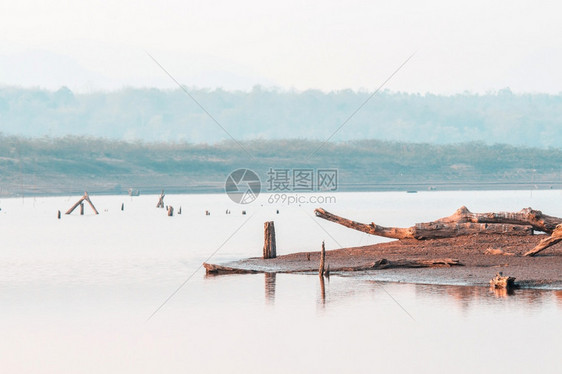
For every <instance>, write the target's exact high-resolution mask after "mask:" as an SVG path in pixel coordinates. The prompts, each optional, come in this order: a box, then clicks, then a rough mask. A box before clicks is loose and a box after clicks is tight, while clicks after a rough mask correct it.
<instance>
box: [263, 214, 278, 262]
mask: <svg viewBox="0 0 562 374" xmlns="http://www.w3.org/2000/svg"><path fill="white" fill-rule="evenodd" d="M275 257H277V248H276V243H275V225H274V223H273V221H268V222H265V223H264V224H263V258H264V259H268V258H275Z"/></svg>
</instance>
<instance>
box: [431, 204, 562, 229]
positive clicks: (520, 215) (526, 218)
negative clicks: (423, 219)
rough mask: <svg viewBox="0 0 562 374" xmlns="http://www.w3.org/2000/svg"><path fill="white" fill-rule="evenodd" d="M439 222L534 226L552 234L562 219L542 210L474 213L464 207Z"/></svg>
mask: <svg viewBox="0 0 562 374" xmlns="http://www.w3.org/2000/svg"><path fill="white" fill-rule="evenodd" d="M437 222H443V223H457V222H459V223H460V222H472V223H502V224H512V225H522V226H532V227H533V229H534V230H536V231H543V232H546V233H549V234H550V233H552V232H553V231H554V229H555V228H556V226H557V225H559V224H561V223H562V218H558V217H552V216H548V215H546V214H543V213H542V212H541V211H540V210H533V209H532V208H525V209H521V211H519V212H497V213H472V212H471V211H469V210H468V209H467V207H465V206H462V207H460V208H459V209H457V211H456V212H455V213H454V214H453V215H451V216H449V217H445V218H441V219H439V220H437Z"/></svg>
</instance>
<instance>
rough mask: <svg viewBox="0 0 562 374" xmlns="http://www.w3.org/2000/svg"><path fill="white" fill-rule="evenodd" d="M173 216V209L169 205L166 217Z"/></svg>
mask: <svg viewBox="0 0 562 374" xmlns="http://www.w3.org/2000/svg"><path fill="white" fill-rule="evenodd" d="M173 216H174V207H173V206H171V205H170V206H169V207H168V217H173Z"/></svg>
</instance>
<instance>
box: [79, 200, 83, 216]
mask: <svg viewBox="0 0 562 374" xmlns="http://www.w3.org/2000/svg"><path fill="white" fill-rule="evenodd" d="M80 215H81V216H83V215H84V203H83V202H81V203H80Z"/></svg>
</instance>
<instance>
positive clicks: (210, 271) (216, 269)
mask: <svg viewBox="0 0 562 374" xmlns="http://www.w3.org/2000/svg"><path fill="white" fill-rule="evenodd" d="M203 267H204V268H205V271H206V273H207V275H217V274H255V273H266V272H265V271H260V270H252V269H237V268H233V267H229V266H222V265H214V264H208V263H206V262H205V263H203Z"/></svg>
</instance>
